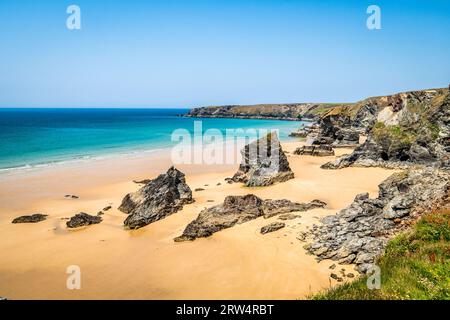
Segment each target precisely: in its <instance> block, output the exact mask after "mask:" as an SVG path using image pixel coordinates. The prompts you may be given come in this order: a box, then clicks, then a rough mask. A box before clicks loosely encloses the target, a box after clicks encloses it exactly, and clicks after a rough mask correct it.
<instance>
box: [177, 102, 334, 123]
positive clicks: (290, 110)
mask: <svg viewBox="0 0 450 320" xmlns="http://www.w3.org/2000/svg"><path fill="white" fill-rule="evenodd" d="M336 106H341V105H340V104H330V103H292V104H258V105H246V106H245V105H228V106H209V107H199V108H193V109H191V110H190V111H189V112H188V113H187V114H186V115H185V116H186V117H194V118H244V119H279V120H291V121H298V120H300V119H303V120H318V119H319V118H320V116H321V115H323V114H325V113H326V112H327V111H329V110H330V109H332V108H334V107H336Z"/></svg>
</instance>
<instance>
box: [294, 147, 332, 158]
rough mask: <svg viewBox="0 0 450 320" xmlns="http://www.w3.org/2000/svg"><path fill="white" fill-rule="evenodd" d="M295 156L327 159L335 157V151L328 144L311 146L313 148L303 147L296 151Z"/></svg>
mask: <svg viewBox="0 0 450 320" xmlns="http://www.w3.org/2000/svg"><path fill="white" fill-rule="evenodd" d="M294 154H296V155H308V156H317V157H326V156H334V150H333V148H332V147H331V146H330V145H327V144H322V145H311V146H302V147H300V148H297V149H295V151H294Z"/></svg>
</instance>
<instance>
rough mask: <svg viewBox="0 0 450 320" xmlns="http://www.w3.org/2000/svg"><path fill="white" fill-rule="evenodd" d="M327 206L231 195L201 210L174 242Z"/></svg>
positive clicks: (319, 203)
mask: <svg viewBox="0 0 450 320" xmlns="http://www.w3.org/2000/svg"><path fill="white" fill-rule="evenodd" d="M324 205H325V203H324V202H322V201H319V200H315V201H312V202H310V203H305V204H301V203H295V202H291V201H289V200H285V199H282V200H270V199H267V200H262V199H260V198H259V197H257V196H255V195H253V194H248V195H245V196H228V197H226V198H225V200H224V202H223V203H222V204H219V205H216V206H213V207H210V208H207V209H204V210H203V211H201V212H200V214H199V215H198V217H197V218H196V219H195V220H194V221H192V222H191V223H189V224H188V225H187V227H186V228H185V230H184V231H183V234H182V235H181V236H180V237H177V238H175V239H174V240H175V241H187V240H194V239H196V238H201V237H209V236H211V235H212V234H213V233H215V232H218V231H220V230H223V229H226V228H230V227H232V226H234V225H236V224H241V223H244V222H247V221H250V220H253V219H256V218H258V217H262V216H264V217H266V218H269V217H272V216H275V215H278V214H282V213H288V212H293V211H306V210H310V209H313V208H319V207H323V206H324Z"/></svg>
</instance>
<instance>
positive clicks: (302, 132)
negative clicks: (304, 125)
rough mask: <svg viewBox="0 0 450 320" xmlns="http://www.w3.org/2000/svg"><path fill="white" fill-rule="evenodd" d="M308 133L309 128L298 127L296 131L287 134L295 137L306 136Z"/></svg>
mask: <svg viewBox="0 0 450 320" xmlns="http://www.w3.org/2000/svg"><path fill="white" fill-rule="evenodd" d="M309 133H310V131H309V130H306V129H300V130H298V131H294V132H291V133H290V134H289V136H290V137H297V138H306V136H307V135H308V134H309Z"/></svg>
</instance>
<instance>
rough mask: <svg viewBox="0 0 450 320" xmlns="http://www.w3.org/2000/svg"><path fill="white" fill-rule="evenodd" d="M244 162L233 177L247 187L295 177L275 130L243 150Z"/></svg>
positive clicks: (270, 183) (265, 184) (266, 184)
mask: <svg viewBox="0 0 450 320" xmlns="http://www.w3.org/2000/svg"><path fill="white" fill-rule="evenodd" d="M241 154H242V162H241V164H240V166H239V170H238V171H237V172H236V174H235V175H234V176H233V177H232V180H233V181H234V182H242V183H244V184H245V185H246V186H247V187H260V186H268V185H272V184H274V183H277V182H284V181H287V180H289V179H293V178H294V173H293V172H292V170H291V168H290V167H289V162H288V160H287V157H286V155H285V154H284V152H283V150H282V148H281V144H280V141H279V140H278V136H277V134H276V133H275V132H271V133H269V134H268V135H267V136H265V137H262V138H260V139H259V140H256V141H254V142H252V143H249V144H248V145H246V146H245V147H244V149H243V150H242V151H241Z"/></svg>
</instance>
